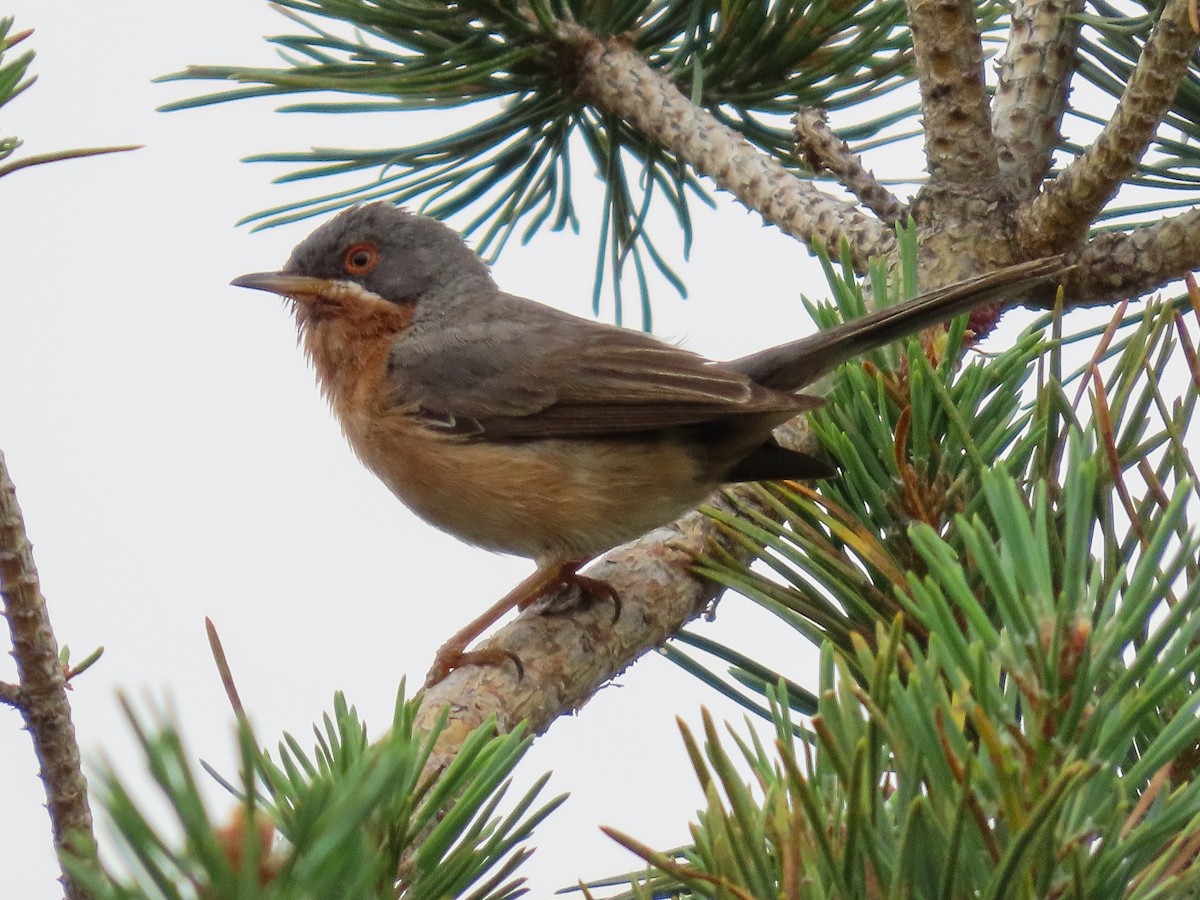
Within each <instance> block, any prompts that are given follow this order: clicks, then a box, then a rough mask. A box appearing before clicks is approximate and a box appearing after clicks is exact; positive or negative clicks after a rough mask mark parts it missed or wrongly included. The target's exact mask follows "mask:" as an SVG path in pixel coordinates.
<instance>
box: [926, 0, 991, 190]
mask: <svg viewBox="0 0 1200 900" xmlns="http://www.w3.org/2000/svg"><path fill="white" fill-rule="evenodd" d="M908 14H909V23H910V25H911V27H912V39H913V50H914V51H915V59H916V66H917V83H918V84H919V85H920V88H921V113H922V119H923V121H924V125H925V159H926V165H927V167H928V169H929V177H930V179H931V181H933V182H935V183H942V184H945V183H949V184H956V185H970V186H973V187H977V186H979V185H980V184H983V183H987V182H989V181H993V180H994V179H995V178H996V177H997V175H998V174H999V167H998V164H997V162H996V145H995V141H994V139H993V137H992V122H991V115H990V113H989V111H988V95H987V90H986V89H985V87H984V80H983V45H982V44H981V43H980V39H979V25H978V23H977V22H976V21H975V5H974V4H973V3H971V2H969V0H908Z"/></svg>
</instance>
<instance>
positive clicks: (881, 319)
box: [725, 256, 1071, 391]
mask: <svg viewBox="0 0 1200 900" xmlns="http://www.w3.org/2000/svg"><path fill="white" fill-rule="evenodd" d="M1070 268H1071V267H1070V266H1069V265H1067V264H1066V263H1065V262H1064V261H1063V257H1061V256H1053V257H1047V258H1046V259H1037V260H1033V261H1032V262H1026V263H1019V264H1017V265H1015V266H1008V267H1006V268H1003V269H997V270H996V271H995V272H989V273H988V274H986V275H980V276H978V277H976V278H971V279H968V280H966V281H960V282H958V283H957V284H952V285H948V286H947V287H943V288H938V289H937V290H934V291H929V292H928V293H925V294H922V295H921V296H919V297H916V298H914V299H912V300H909V301H908V302H907V303H898V304H896V305H895V306H889V307H888V308H887V309H881V310H878V311H877V312H873V313H870V314H869V315H865V316H863V317H862V318H860V319H855V320H854V321H852V322H846V323H845V324H844V325H839V326H837V327H836V328H830V329H828V330H827V331H822V332H819V333H818V334H814V335H812V336H811V337H806V338H801V339H800V340H798V341H792V342H791V343H790V344H783V345H781V346H779V347H772V348H771V349H769V350H763V351H760V352H758V353H752V354H751V355H749V356H743V357H742V358H741V359H735V360H732V361H731V362H728V363H725V366H726V367H727V368H730V369H734V370H735V371H738V372H741V373H743V374H744V375H748V376H749V377H750V378H751V379H752V380H754V381H756V382H758V383H759V384H761V385H764V386H765V387H771V388H775V389H776V390H785V391H795V390H799V389H800V388H803V387H805V386H806V385H809V384H812V383H813V382H814V381H816V380H817V379H818V378H820V377H821V376H822V375H825V374H826V373H828V372H830V371H832V370H833V369H835V368H837V367H838V366H840V365H841V364H842V363H844V362H846V361H847V360H850V359H853V358H855V357H856V356H861V355H862V354H863V353H866V352H868V351H870V350H874V349H875V348H876V347H882V346H883V345H885V344H890V343H891V342H892V341H895V340H898V339H900V338H902V337H904V336H905V335H909V334H913V333H914V332H917V331H920V330H921V329H923V328H929V327H931V326H933V325H937V324H940V323H942V322H948V321H950V320H951V319H953V318H954V317H955V316H960V315H962V314H963V313H966V312H969V311H970V310H972V309H974V308H975V307H977V306H981V305H982V304H984V303H991V302H994V301H996V300H1008V299H1012V298H1014V297H1018V296H1020V295H1021V294H1023V293H1026V292H1028V291H1029V289H1030V288H1033V287H1037V286H1039V285H1044V284H1046V283H1049V282H1052V281H1055V280H1059V279H1061V278H1062V277H1063V275H1065V274H1066V273H1067V272H1068V271H1069V270H1070Z"/></svg>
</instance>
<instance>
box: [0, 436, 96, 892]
mask: <svg viewBox="0 0 1200 900" xmlns="http://www.w3.org/2000/svg"><path fill="white" fill-rule="evenodd" d="M0 596H3V598H4V615H5V618H6V619H7V620H8V629H9V632H10V634H11V635H12V646H13V658H14V659H15V660H16V662H17V673H18V676H19V678H20V690H19V693H18V695H17V697H16V701H17V702H16V706H17V708H18V709H19V710H20V711H21V716H22V717H23V718H24V720H25V726H26V728H27V729H28V731H29V734H30V736H31V737H32V738H33V746H34V751H35V752H36V753H37V758H38V763H39V765H40V767H41V777H42V784H43V785H44V787H45V789H46V808H47V809H48V810H49V812H50V822H51V825H52V827H53V829H54V846H55V847H56V848H57V850H58V854H59V859H60V860H62V859H65V858H66V857H73V858H75V859H77V860H85V861H92V860H94V859H95V855H96V839H95V837H94V836H93V834H92V811H91V808H90V806H89V805H88V793H87V781H86V780H85V779H84V777H83V770H82V769H81V768H80V763H79V744H78V743H77V742H76V740H75V727H74V725H72V723H71V706H70V704H69V703H68V702H67V695H66V675H65V673H64V672H63V667H62V664H61V663H60V662H59V656H58V641H57V640H56V639H55V637H54V631H53V629H52V628H51V627H50V616H49V613H48V612H47V610H46V598H45V597H43V596H42V590H41V585H40V582H39V580H38V573H37V567H36V566H35V565H34V562H33V548H32V546H31V545H30V543H29V537H28V536H27V535H26V533H25V520H24V518H23V517H22V515H21V507H20V506H19V505H18V504H17V493H16V487H15V486H14V485H13V483H12V479H11V478H10V477H9V474H8V468H7V466H6V465H5V462H4V454H3V453H0ZM61 880H62V884H63V888H64V890H65V891H66V895H67V897H68V900H85V898H87V897H89V896H90V895H89V894H88V892H87V891H86V890H84V888H83V887H82V886H81V885H80V884H79V882H78V881H77V880H76V879H75V878H73V877H72V876H71V874H70V873H69V872H68V871H67V870H66V868H65V867H64V869H63V874H62V879H61Z"/></svg>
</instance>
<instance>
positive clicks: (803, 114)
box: [792, 107, 904, 225]
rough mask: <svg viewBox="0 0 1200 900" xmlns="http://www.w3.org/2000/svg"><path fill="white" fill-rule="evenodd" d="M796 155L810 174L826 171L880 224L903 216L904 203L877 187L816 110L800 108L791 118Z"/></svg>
mask: <svg viewBox="0 0 1200 900" xmlns="http://www.w3.org/2000/svg"><path fill="white" fill-rule="evenodd" d="M792 126H793V128H792V136H793V137H794V138H795V140H796V153H797V154H798V155H799V156H802V157H803V158H804V160H805V162H807V163H808V165H809V168H811V169H812V170H813V171H814V172H829V173H830V174H831V175H833V177H834V178H836V179H837V180H838V182H839V183H841V185H842V186H843V187H845V188H846V190H848V191H850V193H852V194H853V195H854V196H855V197H857V198H858V199H859V200H860V201H862V205H863V206H865V207H866V208H867V209H869V210H871V212H873V213H875V215H877V216H878V217H879V218H880V220H881V221H883V222H886V223H887V224H888V225H894V224H896V223H897V222H899V221H900V219H901V218H902V217H903V215H904V204H902V203H901V202H900V201H899V200H897V199H896V197H895V195H894V194H892V192H891V191H889V190H888V189H887V188H885V187H884V186H883V185H882V184H880V183H879V182H878V181H877V180H876V178H875V175H874V174H873V173H872V172H870V171H868V170H867V168H866V167H865V166H864V165H863V164H862V159H860V158H859V157H858V156H857V155H856V154H855V153H854V152H853V151H852V150H851V149H850V146H849V145H848V144H847V143H846V142H845V141H843V140H842V139H841V138H840V137H838V136H837V135H836V134H834V132H833V129H831V128H830V127H829V124H828V123H827V122H826V121H825V116H824V115H823V114H822V113H821V112H820V110H816V109H811V108H807V107H806V108H804V109H801V110H800V111H799V112H798V113H796V115H795V117H794V118H793V119H792Z"/></svg>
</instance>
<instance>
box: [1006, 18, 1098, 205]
mask: <svg viewBox="0 0 1200 900" xmlns="http://www.w3.org/2000/svg"><path fill="white" fill-rule="evenodd" d="M1082 9H1083V0H1015V2H1014V3H1013V6H1012V14H1011V19H1012V29H1011V30H1010V31H1009V35H1008V43H1007V44H1006V45H1005V47H1004V53H1003V55H1002V56H1001V57H1000V60H999V84H998V85H997V87H996V96H995V99H994V100H993V104H992V130H993V131H994V133H995V136H996V141H997V144H998V147H999V149H998V157H999V163H1000V173H1001V175H1002V176H1003V177H1004V180H1005V182H1006V183H1007V184H1008V186H1009V188H1010V189H1011V190H1012V192H1013V193H1014V194H1015V195H1016V196H1018V197H1028V196H1030V195H1031V194H1033V193H1034V192H1035V191H1036V190H1037V188H1038V187H1039V186H1040V185H1041V183H1042V179H1044V178H1045V177H1046V173H1048V172H1049V171H1050V164H1051V162H1052V160H1053V157H1054V148H1055V147H1057V146H1058V144H1059V143H1060V141H1061V135H1060V133H1059V126H1060V125H1061V124H1062V117H1063V112H1064V110H1065V109H1066V105H1067V93H1068V91H1069V88H1070V84H1071V74H1072V72H1073V71H1074V69H1075V64H1076V56H1075V50H1076V45H1077V44H1078V40H1079V21H1078V20H1077V19H1075V18H1073V16H1075V15H1076V14H1077V13H1079V12H1080V11H1081V10H1082Z"/></svg>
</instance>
